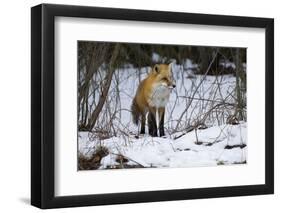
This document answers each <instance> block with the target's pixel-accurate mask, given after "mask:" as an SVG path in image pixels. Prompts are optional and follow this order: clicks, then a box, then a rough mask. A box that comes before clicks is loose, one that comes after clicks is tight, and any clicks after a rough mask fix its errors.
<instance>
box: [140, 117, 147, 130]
mask: <svg viewBox="0 0 281 213" xmlns="http://www.w3.org/2000/svg"><path fill="white" fill-rule="evenodd" d="M145 116H146V114H145V113H143V114H142V115H141V131H140V134H145V120H146V119H145Z"/></svg>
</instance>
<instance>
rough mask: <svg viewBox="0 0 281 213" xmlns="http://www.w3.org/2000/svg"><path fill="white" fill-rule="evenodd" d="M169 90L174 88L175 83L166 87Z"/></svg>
mask: <svg viewBox="0 0 281 213" xmlns="http://www.w3.org/2000/svg"><path fill="white" fill-rule="evenodd" d="M168 87H169V89H174V88H175V87H176V84H175V83H172V84H170V85H168Z"/></svg>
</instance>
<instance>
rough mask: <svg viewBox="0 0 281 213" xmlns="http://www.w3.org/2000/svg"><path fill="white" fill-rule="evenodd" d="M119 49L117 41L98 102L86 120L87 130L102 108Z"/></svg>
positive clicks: (90, 127) (93, 123) (91, 126)
mask: <svg viewBox="0 0 281 213" xmlns="http://www.w3.org/2000/svg"><path fill="white" fill-rule="evenodd" d="M119 50H120V44H118V43H117V44H116V45H115V47H114V51H113V54H112V57H111V59H110V63H109V70H108V73H107V75H106V77H105V83H104V84H103V87H102V91H101V95H100V98H99V102H98V104H97V106H96V108H95V110H94V111H93V113H92V115H91V117H90V118H89V122H88V126H89V130H92V129H93V128H94V126H95V124H96V122H97V119H98V116H99V114H100V112H101V110H102V108H103V105H104V103H105V100H106V98H107V95H108V91H109V88H110V84H111V80H112V77H113V74H114V70H115V64H116V59H117V56H118V54H119Z"/></svg>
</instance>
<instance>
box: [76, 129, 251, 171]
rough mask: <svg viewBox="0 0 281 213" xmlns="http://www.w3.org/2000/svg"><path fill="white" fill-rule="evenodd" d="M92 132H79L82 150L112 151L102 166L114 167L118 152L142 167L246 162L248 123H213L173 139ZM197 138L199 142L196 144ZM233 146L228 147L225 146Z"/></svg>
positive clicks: (80, 148)
mask: <svg viewBox="0 0 281 213" xmlns="http://www.w3.org/2000/svg"><path fill="white" fill-rule="evenodd" d="M91 136H92V135H91V133H89V132H79V151H80V154H82V155H83V156H85V157H88V158H90V157H91V155H92V154H93V153H94V152H95V149H96V148H97V147H99V146H104V147H107V148H108V150H109V154H108V155H107V156H106V157H104V158H103V159H102V160H101V165H100V167H99V169H105V168H114V166H115V165H118V164H119V163H118V162H117V161H116V158H117V156H119V155H122V156H124V157H125V158H126V159H128V162H127V164H128V165H136V166H140V165H141V166H142V167H198V166H216V165H225V164H238V163H245V162H246V160H247V159H246V157H247V146H246V144H247V140H246V137H247V123H241V124H239V125H228V124H227V125H221V126H213V127H210V128H207V129H202V130H197V137H196V132H195V130H193V131H191V132H188V133H181V137H179V138H177V139H173V137H175V135H171V137H169V138H160V137H150V136H147V135H144V136H143V137H140V138H135V136H134V135H131V136H129V137H112V138H109V139H105V140H102V141H99V142H97V141H96V140H91ZM197 142H199V143H198V144H197ZM227 146H228V147H230V148H229V149H226V147H227Z"/></svg>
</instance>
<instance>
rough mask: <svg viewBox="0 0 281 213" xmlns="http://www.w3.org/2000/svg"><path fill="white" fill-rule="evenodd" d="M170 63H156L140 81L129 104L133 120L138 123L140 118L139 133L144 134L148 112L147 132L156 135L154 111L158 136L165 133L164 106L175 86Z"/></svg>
mask: <svg viewBox="0 0 281 213" xmlns="http://www.w3.org/2000/svg"><path fill="white" fill-rule="evenodd" d="M171 67H172V64H168V65H167V64H156V65H154V67H153V68H152V70H151V72H150V73H149V74H148V76H147V77H146V78H145V79H144V80H143V81H141V83H140V84H139V86H138V89H137V92H136V95H135V97H134V99H133V103H132V106H131V111H132V116H133V122H134V123H135V124H136V125H138V123H139V119H140V118H141V131H140V134H145V123H146V115H147V113H148V132H149V134H150V135H151V136H152V137H157V136H158V129H157V124H156V112H157V111H158V118H159V119H158V120H159V123H158V127H159V135H160V137H161V136H163V135H165V131H164V116H165V106H166V104H167V103H168V101H169V97H170V93H171V90H172V89H173V88H174V87H176V85H175V83H174V81H173V78H172V71H171Z"/></svg>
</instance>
